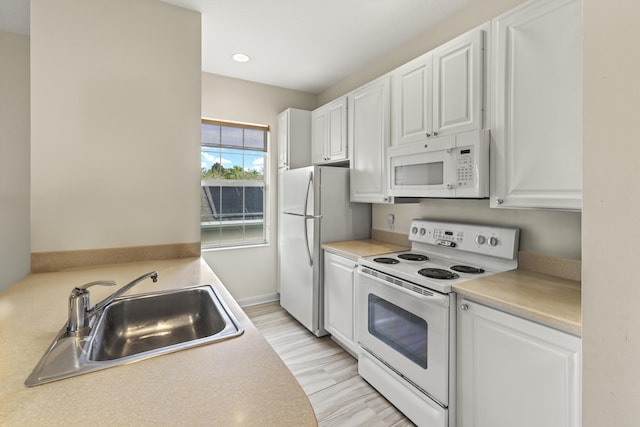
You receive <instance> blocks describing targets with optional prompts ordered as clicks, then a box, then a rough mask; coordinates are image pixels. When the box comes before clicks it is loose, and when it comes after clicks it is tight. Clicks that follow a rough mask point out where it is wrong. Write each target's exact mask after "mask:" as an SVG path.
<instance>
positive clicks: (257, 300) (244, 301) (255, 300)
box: [236, 293, 280, 307]
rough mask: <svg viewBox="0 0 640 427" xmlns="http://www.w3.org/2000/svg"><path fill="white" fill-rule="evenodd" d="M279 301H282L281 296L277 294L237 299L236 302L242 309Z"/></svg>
mask: <svg viewBox="0 0 640 427" xmlns="http://www.w3.org/2000/svg"><path fill="white" fill-rule="evenodd" d="M279 300H280V294H278V293H275V294H266V295H258V296H255V297H248V298H240V299H237V300H236V302H237V303H238V305H239V306H240V307H248V306H250V305H257V304H263V303H265V302H271V301H279Z"/></svg>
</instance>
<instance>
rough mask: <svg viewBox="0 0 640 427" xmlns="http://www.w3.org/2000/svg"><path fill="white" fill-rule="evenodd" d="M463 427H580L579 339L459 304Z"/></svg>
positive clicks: (459, 418) (481, 307)
mask: <svg viewBox="0 0 640 427" xmlns="http://www.w3.org/2000/svg"><path fill="white" fill-rule="evenodd" d="M457 359H458V372H457V375H458V380H457V383H458V391H457V407H458V413H457V421H458V426H459V427H514V426H518V427H541V426H545V427H579V426H580V425H581V365H582V355H581V339H580V338H579V337H576V336H574V335H571V334H568V333H564V332H561V331H559V330H556V329H553V328H550V327H547V326H544V325H541V324H538V323H535V322H532V321H529V320H525V319H523V318H520V317H517V316H513V315H511V314H507V313H505V312H503V311H500V310H496V309H493V308H489V307H486V306H484V305H481V304H477V303H475V302H472V301H469V300H466V299H459V300H458V349H457Z"/></svg>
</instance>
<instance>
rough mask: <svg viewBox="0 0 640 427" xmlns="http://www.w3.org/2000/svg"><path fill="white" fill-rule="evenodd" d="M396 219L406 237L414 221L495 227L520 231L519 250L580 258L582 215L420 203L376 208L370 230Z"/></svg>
mask: <svg viewBox="0 0 640 427" xmlns="http://www.w3.org/2000/svg"><path fill="white" fill-rule="evenodd" d="M390 213H392V214H394V216H395V220H396V225H395V230H393V231H395V232H398V233H403V234H408V233H409V224H410V223H411V220H412V219H414V218H429V219H439V220H448V221H459V222H476V223H479V224H494V225H501V226H506V227H518V228H519V229H520V250H521V251H525V252H533V253H537V254H543V255H547V256H555V257H560V258H569V259H580V257H581V256H580V255H581V254H580V243H581V240H580V233H581V227H580V226H581V218H580V217H581V215H580V213H576V212H559V211H558V212H551V211H540V210H522V209H491V208H489V201H488V200H422V201H421V203H419V204H407V205H375V206H374V208H373V228H376V229H379V230H388V231H390V230H389V228H387V216H388V215H389V214H390Z"/></svg>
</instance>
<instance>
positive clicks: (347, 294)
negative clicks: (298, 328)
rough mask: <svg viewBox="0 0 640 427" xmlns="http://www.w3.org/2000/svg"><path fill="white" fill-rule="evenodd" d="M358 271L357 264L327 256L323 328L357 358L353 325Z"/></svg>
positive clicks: (337, 257)
mask: <svg viewBox="0 0 640 427" xmlns="http://www.w3.org/2000/svg"><path fill="white" fill-rule="evenodd" d="M355 269H356V262H355V261H352V260H350V259H348V258H344V257H341V256H338V255H335V254H332V253H329V252H325V253H324V310H325V314H324V322H325V325H324V328H325V329H326V330H327V331H328V332H329V333H331V335H333V336H334V338H335V339H336V341H338V343H339V344H341V345H343V346H344V347H345V348H346V349H347V350H349V351H350V352H351V353H352V354H357V345H356V342H355V337H354V322H353V319H354V305H353V294H354V289H353V283H354V272H355Z"/></svg>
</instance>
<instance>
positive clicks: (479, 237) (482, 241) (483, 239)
mask: <svg viewBox="0 0 640 427" xmlns="http://www.w3.org/2000/svg"><path fill="white" fill-rule="evenodd" d="M486 241H487V238H486V237H484V236H483V235H482V234H478V235H477V236H476V245H484V244H485V242H486Z"/></svg>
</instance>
